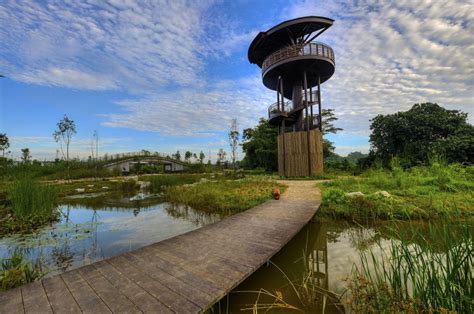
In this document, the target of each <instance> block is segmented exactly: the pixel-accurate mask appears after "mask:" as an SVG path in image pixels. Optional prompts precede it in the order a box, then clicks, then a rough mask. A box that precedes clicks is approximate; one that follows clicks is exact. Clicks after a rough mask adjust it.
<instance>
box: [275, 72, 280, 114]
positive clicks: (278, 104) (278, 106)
mask: <svg viewBox="0 0 474 314" xmlns="http://www.w3.org/2000/svg"><path fill="white" fill-rule="evenodd" d="M280 79H281V76H279V77H278V81H277V90H276V92H277V108H278V111H280Z"/></svg>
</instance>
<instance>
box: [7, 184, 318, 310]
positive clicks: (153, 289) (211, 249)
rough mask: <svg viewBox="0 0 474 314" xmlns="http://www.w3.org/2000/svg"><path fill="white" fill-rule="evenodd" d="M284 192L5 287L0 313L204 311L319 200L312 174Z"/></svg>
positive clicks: (311, 211) (286, 237)
mask: <svg viewBox="0 0 474 314" xmlns="http://www.w3.org/2000/svg"><path fill="white" fill-rule="evenodd" d="M285 184H287V185H288V189H287V190H286V192H285V193H284V194H283V195H282V198H281V200H279V201H275V200H271V201H268V202H266V203H264V204H261V205H259V206H256V207H254V208H252V209H249V210H247V211H245V212H242V213H240V214H236V215H234V216H231V217H228V218H225V219H223V220H221V221H220V222H217V223H214V224H211V225H207V226H205V227H202V228H200V229H197V230H194V231H191V232H188V233H186V234H183V235H180V236H177V237H173V238H170V239H168V240H164V241H161V242H158V243H156V244H152V245H149V246H146V247H143V248H141V249H138V250H135V251H132V252H129V253H126V254H123V255H119V256H116V257H112V258H109V259H106V260H103V261H100V262H96V263H93V264H91V265H87V266H84V267H80V268H78V269H74V270H71V271H68V272H66V273H63V274H61V275H57V276H54V277H50V278H46V279H43V280H41V281H37V282H34V283H31V284H28V285H25V286H22V287H19V288H16V289H13V290H9V291H7V292H2V293H0V313H23V312H34V313H39V312H41V313H43V312H44V313H47V312H50V313H52V312H56V313H57V312H77V313H80V312H94V313H102V312H145V311H148V312H151V311H153V312H158V313H198V312H203V311H204V310H206V309H208V308H209V307H210V306H212V305H213V304H214V303H216V302H217V301H219V300H220V299H221V298H222V297H224V296H225V295H226V294H227V293H229V292H230V291H231V290H232V289H233V288H235V287H236V286H237V285H238V284H239V283H241V282H242V281H243V280H244V279H246V278H247V277H248V276H250V275H251V274H252V273H253V272H254V271H256V270H257V269H258V268H259V267H260V266H262V265H263V264H264V263H265V262H266V261H268V260H269V259H270V258H271V257H272V256H273V255H274V254H275V253H277V252H278V251H280V249H281V248H282V247H283V246H284V245H285V244H286V243H288V242H289V241H290V240H291V239H292V238H293V237H294V236H295V235H296V234H297V233H298V232H299V231H300V230H301V229H302V228H303V227H304V226H305V225H306V224H307V223H308V221H309V220H310V219H311V218H312V217H313V215H314V214H315V213H316V211H317V209H318V207H319V204H320V195H319V191H318V190H317V189H316V187H315V186H314V182H313V181H287V182H285Z"/></svg>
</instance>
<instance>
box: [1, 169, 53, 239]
mask: <svg viewBox="0 0 474 314" xmlns="http://www.w3.org/2000/svg"><path fill="white" fill-rule="evenodd" d="M57 200H58V196H57V191H56V189H55V188H54V187H52V186H48V185H43V184H40V183H39V182H38V181H36V180H34V179H30V178H23V179H20V180H17V181H15V182H13V183H12V185H11V186H10V188H9V190H8V203H7V207H6V208H5V207H4V208H3V210H2V211H1V213H0V214H2V217H0V234H1V233H10V232H17V231H20V232H31V231H32V230H33V229H35V228H36V227H39V226H41V225H43V224H45V223H48V222H51V221H55V220H57V219H58V218H59V215H60V213H59V211H58V210H57Z"/></svg>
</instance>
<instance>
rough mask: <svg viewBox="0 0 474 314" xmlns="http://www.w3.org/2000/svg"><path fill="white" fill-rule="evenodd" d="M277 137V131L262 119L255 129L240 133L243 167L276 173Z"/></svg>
mask: <svg viewBox="0 0 474 314" xmlns="http://www.w3.org/2000/svg"><path fill="white" fill-rule="evenodd" d="M277 135H278V129H277V128H276V127H274V126H272V125H270V123H268V120H266V119H263V118H261V119H260V121H259V123H258V125H257V126H256V127H254V128H249V129H245V130H244V131H243V133H242V140H243V143H242V150H243V151H244V153H245V157H244V159H243V160H242V164H243V166H244V167H247V168H252V169H253V168H257V167H260V168H264V169H266V170H267V171H276V170H277V169H278V164H277V160H278V154H277Z"/></svg>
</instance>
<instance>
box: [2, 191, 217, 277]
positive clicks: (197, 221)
mask: <svg viewBox="0 0 474 314" xmlns="http://www.w3.org/2000/svg"><path fill="white" fill-rule="evenodd" d="M114 197H115V198H114ZM160 201H161V200H160V199H159V198H151V199H144V200H139V201H133V202H131V201H130V200H129V196H123V195H115V196H110V195H108V196H107V197H103V196H100V197H90V198H88V197H86V198H71V199H68V200H67V204H64V205H62V206H60V211H61V213H62V215H61V220H60V221H59V222H57V223H54V224H51V225H49V226H45V227H44V228H42V229H40V230H38V231H37V232H35V233H32V234H26V235H25V234H22V235H20V234H17V235H13V236H9V237H4V238H2V239H0V258H6V257H9V256H11V255H12V254H13V253H14V252H18V253H21V254H22V255H24V256H25V257H26V258H27V259H29V260H31V261H33V262H38V263H40V264H41V265H42V266H43V267H42V268H43V269H47V270H48V271H49V275H52V274H56V273H60V272H64V271H66V270H68V269H71V268H75V267H78V266H81V265H86V264H90V263H92V262H94V261H98V260H101V259H104V258H107V257H111V256H115V255H119V254H121V253H125V252H128V251H130V250H134V249H137V248H140V247H143V246H145V245H148V244H151V243H155V242H158V241H161V240H164V239H167V238H170V237H173V236H176V235H179V234H182V233H185V232H188V231H191V230H194V229H196V228H199V227H201V226H203V225H205V224H208V223H212V222H216V221H218V220H219V219H220V216H218V215H212V214H209V213H203V212H197V211H195V210H193V209H192V208H189V207H182V206H173V205H171V204H168V203H160Z"/></svg>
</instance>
